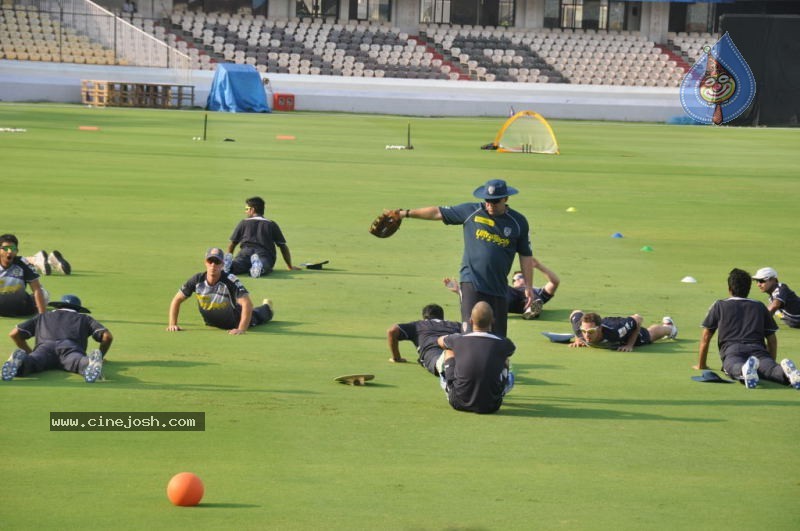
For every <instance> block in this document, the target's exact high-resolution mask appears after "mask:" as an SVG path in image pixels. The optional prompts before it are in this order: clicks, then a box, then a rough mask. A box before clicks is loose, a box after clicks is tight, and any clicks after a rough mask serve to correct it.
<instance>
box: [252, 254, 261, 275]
mask: <svg viewBox="0 0 800 531" xmlns="http://www.w3.org/2000/svg"><path fill="white" fill-rule="evenodd" d="M262 271H264V264H262V263H261V258H259V257H258V255H257V254H255V253H254V254H251V255H250V276H251V277H253V278H258V277H260V276H261V273H262Z"/></svg>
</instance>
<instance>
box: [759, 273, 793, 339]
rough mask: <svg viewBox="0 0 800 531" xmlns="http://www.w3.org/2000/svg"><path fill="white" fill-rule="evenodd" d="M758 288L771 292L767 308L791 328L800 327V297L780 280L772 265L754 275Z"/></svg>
mask: <svg viewBox="0 0 800 531" xmlns="http://www.w3.org/2000/svg"><path fill="white" fill-rule="evenodd" d="M753 280H754V281H755V282H756V283H757V284H758V289H760V290H761V291H762V292H764V293H769V305H768V306H767V309H768V310H769V312H770V313H771V314H773V315H775V316H776V317H780V318H781V320H782V321H783V322H784V323H786V325H787V326H790V327H791V328H800V297H798V296H797V294H796V293H795V292H794V291H792V290H791V289H789V286H787V285H786V284H784V283H783V282H780V281H778V272H777V271H775V270H774V269H772V268H771V267H762V268H761V269H759V270H758V271H756V274H755V275H753Z"/></svg>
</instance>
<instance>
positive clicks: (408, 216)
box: [406, 208, 411, 218]
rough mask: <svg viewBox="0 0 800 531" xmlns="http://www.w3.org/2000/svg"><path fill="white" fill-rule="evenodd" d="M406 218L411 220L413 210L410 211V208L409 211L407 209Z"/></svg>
mask: <svg viewBox="0 0 800 531" xmlns="http://www.w3.org/2000/svg"><path fill="white" fill-rule="evenodd" d="M406 217H407V218H410V217H411V209H410V208H407V209H406Z"/></svg>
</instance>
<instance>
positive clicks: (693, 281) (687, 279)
mask: <svg viewBox="0 0 800 531" xmlns="http://www.w3.org/2000/svg"><path fill="white" fill-rule="evenodd" d="M681 282H684V283H686V284H697V279H696V278H694V277H683V278H682V279H681Z"/></svg>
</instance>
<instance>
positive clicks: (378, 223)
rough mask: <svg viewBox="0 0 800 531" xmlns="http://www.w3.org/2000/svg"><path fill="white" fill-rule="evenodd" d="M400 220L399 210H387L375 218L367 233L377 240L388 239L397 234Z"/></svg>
mask: <svg viewBox="0 0 800 531" xmlns="http://www.w3.org/2000/svg"><path fill="white" fill-rule="evenodd" d="M402 220H403V219H402V218H401V217H400V211H399V210H389V211H387V212H384V213H383V214H381V215H380V216H378V217H377V218H375V221H373V222H372V225H370V226H369V232H370V233H371V234H373V235H375V236H377V237H378V238H388V237H389V236H391V235H392V234H394V233H395V232H397V229H399V228H400V222H401V221H402Z"/></svg>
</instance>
